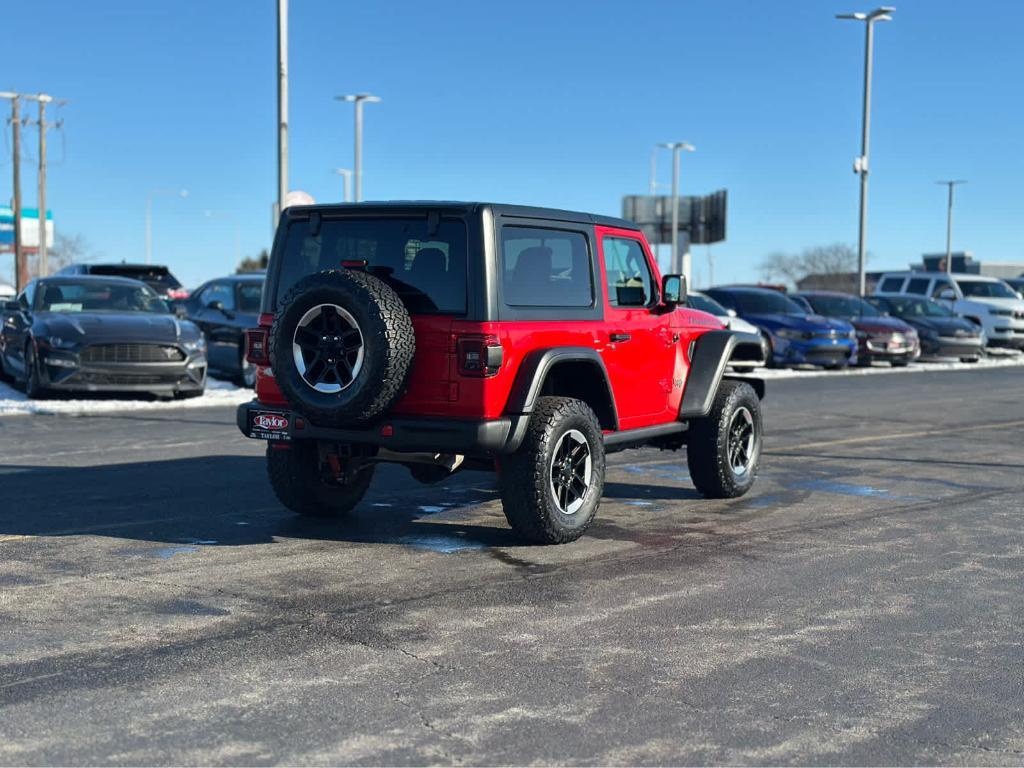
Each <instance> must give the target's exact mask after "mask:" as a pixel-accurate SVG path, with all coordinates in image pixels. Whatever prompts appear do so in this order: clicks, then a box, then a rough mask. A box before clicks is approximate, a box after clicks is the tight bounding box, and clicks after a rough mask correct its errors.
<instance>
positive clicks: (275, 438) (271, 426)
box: [249, 408, 292, 442]
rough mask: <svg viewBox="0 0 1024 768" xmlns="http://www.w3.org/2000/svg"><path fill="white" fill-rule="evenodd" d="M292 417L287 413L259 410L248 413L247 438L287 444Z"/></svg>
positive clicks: (290, 437)
mask: <svg viewBox="0 0 1024 768" xmlns="http://www.w3.org/2000/svg"><path fill="white" fill-rule="evenodd" d="M291 423H292V415H291V414H290V413H288V412H287V411H275V410H271V409H262V408H261V409H259V410H253V411H249V437H253V438H256V439H257V440H268V441H270V442H288V441H289V440H291V439H292V435H291V431H290V429H289V427H291Z"/></svg>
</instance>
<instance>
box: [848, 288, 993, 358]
mask: <svg viewBox="0 0 1024 768" xmlns="http://www.w3.org/2000/svg"><path fill="white" fill-rule="evenodd" d="M868 301H869V302H871V303H872V304H874V305H875V306H876V307H878V308H879V309H880V310H881V311H883V312H885V313H887V314H889V315H892V316H893V317H898V318H899V319H900V320H902V321H903V322H905V323H908V324H909V325H912V326H914V328H916V329H917V336H918V338H919V339H920V341H921V357H922V358H929V357H930V358H943V357H946V358H948V357H956V358H960V360H962V361H964V362H977V361H978V360H979V359H980V358H981V356H982V354H983V350H984V347H985V337H984V334H983V333H982V330H981V328H980V326H977V325H975V324H974V323H972V322H971V321H970V320H965V319H964V318H962V317H960V316H959V315H957V314H955V313H954V312H953V311H952V310H950V309H947V308H946V307H944V306H943V305H942V304H939V303H938V302H937V301H932V300H931V299H927V298H924V297H922V296H906V295H904V294H898V295H897V294H890V295H885V296H871V297H869V298H868Z"/></svg>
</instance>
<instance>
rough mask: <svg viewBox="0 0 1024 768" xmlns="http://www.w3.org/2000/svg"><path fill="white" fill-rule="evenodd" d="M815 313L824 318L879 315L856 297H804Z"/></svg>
mask: <svg viewBox="0 0 1024 768" xmlns="http://www.w3.org/2000/svg"><path fill="white" fill-rule="evenodd" d="M804 298H805V299H806V300H807V302H808V303H809V304H810V305H811V307H812V308H813V309H814V311H815V312H817V313H818V314H819V315H825V317H878V316H879V315H880V314H881V313H880V312H879V311H878V310H877V309H875V308H874V307H873V306H871V305H870V304H868V303H867V302H866V301H864V299H861V298H859V297H857V296H825V295H820V294H819V295H811V296H804Z"/></svg>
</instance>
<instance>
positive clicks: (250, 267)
mask: <svg viewBox="0 0 1024 768" xmlns="http://www.w3.org/2000/svg"><path fill="white" fill-rule="evenodd" d="M269 261H270V252H269V251H268V250H267V249H266V248H264V249H263V250H262V251H260V252H259V254H258V255H256V256H246V257H245V258H244V259H242V263H241V264H239V265H238V268H237V269H236V270H235V271H236V272H237V273H239V274H242V273H243V272H259V271H260V270H263V269H266V268H267V263H268V262H269Z"/></svg>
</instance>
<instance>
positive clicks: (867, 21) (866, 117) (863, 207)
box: [836, 6, 896, 296]
mask: <svg viewBox="0 0 1024 768" xmlns="http://www.w3.org/2000/svg"><path fill="white" fill-rule="evenodd" d="M895 10H896V9H895V8H891V7H889V6H883V7H881V8H876V9H875V10H873V11H871V12H870V13H841V14H839V15H837V16H836V18H837V19H844V20H852V21H863V22H864V29H865V34H864V106H863V112H862V116H861V137H860V157H858V158H857V159H856V160H855V161H854V163H853V172H854V173H857V174H859V175H860V226H859V229H858V234H857V273H858V285H859V286H860V289H859V290H860V295H861V296H863V295H864V294H865V293H866V292H867V275H866V273H865V264H866V261H867V258H866V256H867V242H866V238H867V228H868V154H869V152H868V149H869V139H870V131H871V64H872V58H873V46H874V30H875V22H876V21H892V16H890V15H889V14H891V13H892V12H893V11H895Z"/></svg>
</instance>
